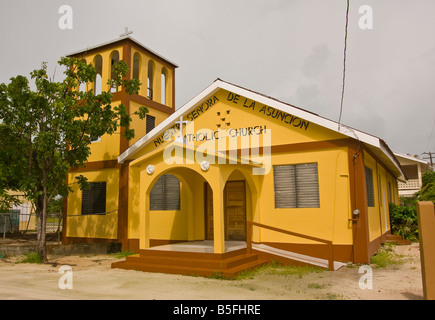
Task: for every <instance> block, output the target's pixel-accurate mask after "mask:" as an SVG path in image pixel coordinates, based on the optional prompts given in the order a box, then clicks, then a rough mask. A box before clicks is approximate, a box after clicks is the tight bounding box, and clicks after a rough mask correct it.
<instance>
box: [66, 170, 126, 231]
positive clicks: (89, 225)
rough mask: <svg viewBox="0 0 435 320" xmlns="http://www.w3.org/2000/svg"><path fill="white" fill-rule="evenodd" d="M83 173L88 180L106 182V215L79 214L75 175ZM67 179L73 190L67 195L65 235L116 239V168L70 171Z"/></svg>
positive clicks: (80, 197)
mask: <svg viewBox="0 0 435 320" xmlns="http://www.w3.org/2000/svg"><path fill="white" fill-rule="evenodd" d="M79 175H83V176H85V177H86V178H87V179H88V181H89V182H106V212H111V211H115V212H111V213H108V214H106V215H81V208H82V191H81V190H80V189H79V186H78V184H77V183H73V182H74V181H75V177H76V176H79ZM68 181H69V182H70V183H72V188H73V192H72V193H70V195H69V197H68V207H67V214H68V216H71V217H68V218H67V219H68V220H67V237H88V238H104V239H116V238H117V233H118V212H117V211H116V210H117V209H118V191H119V173H118V169H104V170H101V171H91V172H82V173H70V174H69V175H68Z"/></svg>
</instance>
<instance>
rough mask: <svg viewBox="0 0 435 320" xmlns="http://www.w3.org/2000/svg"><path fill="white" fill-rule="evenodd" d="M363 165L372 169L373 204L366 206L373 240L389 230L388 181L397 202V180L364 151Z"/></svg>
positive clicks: (370, 234)
mask: <svg viewBox="0 0 435 320" xmlns="http://www.w3.org/2000/svg"><path fill="white" fill-rule="evenodd" d="M364 165H365V166H367V167H369V168H370V169H372V172H373V190H374V198H375V206H374V207H368V224H369V240H370V241H373V240H375V239H377V238H379V237H380V236H382V235H383V234H385V233H386V232H387V231H389V230H390V211H389V201H388V181H390V182H391V184H392V199H393V200H394V202H395V203H397V194H398V193H397V182H395V179H394V178H393V177H392V176H391V175H390V174H389V173H388V172H387V171H386V170H385V168H384V167H383V166H382V165H381V164H380V163H379V162H377V161H376V160H375V159H374V158H373V157H372V156H371V155H370V154H368V153H367V152H364Z"/></svg>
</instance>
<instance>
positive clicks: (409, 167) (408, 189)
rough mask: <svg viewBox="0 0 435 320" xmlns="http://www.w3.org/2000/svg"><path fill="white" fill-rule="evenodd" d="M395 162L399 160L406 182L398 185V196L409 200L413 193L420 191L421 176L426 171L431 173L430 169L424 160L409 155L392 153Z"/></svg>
mask: <svg viewBox="0 0 435 320" xmlns="http://www.w3.org/2000/svg"><path fill="white" fill-rule="evenodd" d="M394 155H395V156H396V158H397V160H399V162H400V165H401V166H402V168H403V171H404V172H405V174H406V177H407V178H408V180H407V181H406V182H400V181H398V183H399V196H400V197H406V198H410V197H412V196H413V195H414V193H416V192H418V191H420V189H421V186H422V176H423V173H425V172H426V171H432V170H433V169H432V167H431V166H430V165H429V163H428V162H427V161H425V160H422V159H419V158H416V157H414V156H411V155H406V154H400V153H396V152H395V153H394Z"/></svg>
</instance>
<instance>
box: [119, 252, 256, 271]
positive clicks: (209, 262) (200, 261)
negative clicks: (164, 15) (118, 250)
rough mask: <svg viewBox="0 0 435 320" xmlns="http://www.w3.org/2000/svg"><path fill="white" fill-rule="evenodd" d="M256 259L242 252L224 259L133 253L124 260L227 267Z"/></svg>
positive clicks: (254, 256)
mask: <svg viewBox="0 0 435 320" xmlns="http://www.w3.org/2000/svg"><path fill="white" fill-rule="evenodd" d="M256 259H257V256H256V255H248V254H242V255H238V256H236V257H230V258H226V259H207V258H194V257H191V256H190V255H189V256H186V255H185V256H184V257H174V256H172V255H166V256H159V255H157V256H155V255H154V256H153V255H148V256H141V255H134V256H129V257H126V262H136V263H149V264H151V263H153V264H164V265H176V266H191V267H204V268H216V269H217V268H224V269H227V268H233V267H237V266H239V265H241V264H245V263H249V262H252V261H255V260H256Z"/></svg>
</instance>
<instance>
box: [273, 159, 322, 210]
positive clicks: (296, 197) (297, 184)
mask: <svg viewBox="0 0 435 320" xmlns="http://www.w3.org/2000/svg"><path fill="white" fill-rule="evenodd" d="M313 165H315V173H314V172H313V173H309V172H308V177H309V176H310V175H312V180H311V181H308V183H313V184H314V185H312V186H310V185H308V186H307V181H303V180H302V178H303V177H306V176H307V172H304V169H307V168H308V167H307V166H313ZM279 167H286V169H283V171H284V170H288V171H289V172H287V173H286V172H278V170H279V169H278V168H279ZM308 169H311V168H308ZM305 171H306V170H305ZM279 175H281V176H279ZM309 178H311V177H309ZM280 179H281V180H280ZM286 180H288V181H286ZM319 180H320V179H319V165H318V163H317V162H308V163H296V164H278V165H274V166H273V184H274V208H275V209H316V208H320V181H319ZM280 183H281V184H282V185H278V184H280ZM285 183H290V185H284V184H285ZM306 188H312V189H313V190H311V191H312V192H313V193H310V195H309V197H308V198H305V197H304V194H302V193H301V189H306ZM280 194H281V195H280ZM289 196H290V197H289ZM310 198H311V199H310ZM309 202H314V204H309Z"/></svg>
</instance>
